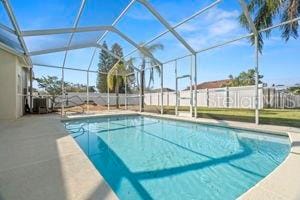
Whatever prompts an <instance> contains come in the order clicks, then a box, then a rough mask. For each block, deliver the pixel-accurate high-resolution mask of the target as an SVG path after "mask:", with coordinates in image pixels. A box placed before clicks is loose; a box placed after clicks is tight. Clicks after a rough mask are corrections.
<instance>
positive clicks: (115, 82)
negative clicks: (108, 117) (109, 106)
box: [107, 61, 128, 108]
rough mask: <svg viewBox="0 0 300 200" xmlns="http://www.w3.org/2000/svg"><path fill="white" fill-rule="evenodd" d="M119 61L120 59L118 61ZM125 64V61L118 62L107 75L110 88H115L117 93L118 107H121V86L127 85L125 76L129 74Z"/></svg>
mask: <svg viewBox="0 0 300 200" xmlns="http://www.w3.org/2000/svg"><path fill="white" fill-rule="evenodd" d="M117 62H118V61H117ZM127 73H128V72H127V70H126V69H125V65H124V63H123V62H118V63H117V64H116V65H115V66H114V68H113V69H111V70H110V71H109V73H108V75H107V84H108V88H109V90H114V92H115V94H116V107H117V108H119V93H120V87H121V86H123V85H125V84H124V81H125V76H126V74H127Z"/></svg>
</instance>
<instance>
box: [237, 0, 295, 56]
mask: <svg viewBox="0 0 300 200" xmlns="http://www.w3.org/2000/svg"><path fill="white" fill-rule="evenodd" d="M248 10H249V12H250V14H251V15H253V16H254V24H255V26H256V28H257V30H261V29H264V28H268V27H270V26H272V25H273V21H274V20H276V19H278V18H280V20H281V21H282V22H285V21H288V20H292V19H294V18H296V17H299V15H300V0H250V1H249V3H248ZM240 23H241V24H242V25H243V26H244V27H246V28H247V29H248V30H249V31H251V29H250V27H249V24H248V22H247V19H246V16H245V15H244V14H242V15H241V16H240ZM298 27H299V22H298V21H294V22H292V23H290V24H286V25H283V26H282V27H281V32H282V33H281V37H282V38H283V39H285V40H286V41H288V40H289V39H290V37H293V38H295V39H296V38H298ZM270 33H271V30H269V31H266V32H265V36H266V37H267V38H268V37H269V36H270ZM253 43H254V38H253V37H252V44H253ZM263 44H264V42H263V34H262V33H259V37H258V45H259V50H260V52H261V51H262V48H263Z"/></svg>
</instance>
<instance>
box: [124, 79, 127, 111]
mask: <svg viewBox="0 0 300 200" xmlns="http://www.w3.org/2000/svg"><path fill="white" fill-rule="evenodd" d="M124 85H125V110H127V75H125V77H124Z"/></svg>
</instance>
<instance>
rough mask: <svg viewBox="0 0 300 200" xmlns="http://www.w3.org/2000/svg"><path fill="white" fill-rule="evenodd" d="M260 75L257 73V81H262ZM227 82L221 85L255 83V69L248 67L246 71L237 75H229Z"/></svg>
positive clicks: (230, 85) (232, 85)
mask: <svg viewBox="0 0 300 200" xmlns="http://www.w3.org/2000/svg"><path fill="white" fill-rule="evenodd" d="M262 78H263V76H262V75H259V79H258V80H259V83H262V81H261V79H262ZM229 79H230V81H229V83H227V84H224V85H223V87H226V86H227V87H238V86H248V85H255V69H249V70H248V71H246V72H241V73H240V74H239V75H238V76H237V77H233V76H232V75H229Z"/></svg>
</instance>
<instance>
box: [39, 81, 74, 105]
mask: <svg viewBox="0 0 300 200" xmlns="http://www.w3.org/2000/svg"><path fill="white" fill-rule="evenodd" d="M34 80H36V81H37V82H38V87H39V88H42V89H44V90H45V91H46V92H47V94H48V95H50V100H51V108H52V110H53V108H54V103H55V99H56V98H57V96H59V95H61V94H62V88H61V85H62V81H61V79H58V77H56V76H46V77H45V76H42V78H34ZM64 85H65V87H68V86H69V84H68V83H66V82H65V83H64Z"/></svg>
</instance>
